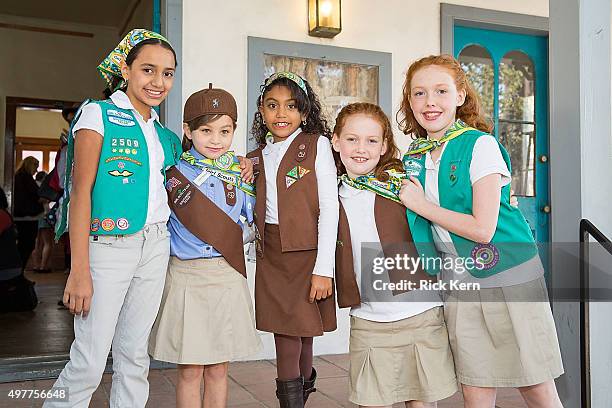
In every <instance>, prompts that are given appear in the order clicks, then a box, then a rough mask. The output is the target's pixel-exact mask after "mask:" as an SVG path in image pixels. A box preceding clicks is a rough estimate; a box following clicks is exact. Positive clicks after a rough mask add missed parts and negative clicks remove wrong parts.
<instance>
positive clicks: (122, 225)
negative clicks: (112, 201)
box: [117, 218, 130, 231]
mask: <svg viewBox="0 0 612 408" xmlns="http://www.w3.org/2000/svg"><path fill="white" fill-rule="evenodd" d="M129 226H130V223H129V222H128V220H127V219H125V218H117V228H119V229H120V230H121V231H125V230H126V229H128V228H129Z"/></svg>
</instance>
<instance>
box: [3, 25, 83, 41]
mask: <svg viewBox="0 0 612 408" xmlns="http://www.w3.org/2000/svg"><path fill="white" fill-rule="evenodd" d="M0 28H8V29H10V30H21V31H33V32H36V33H45V34H58V35H68V36H71V37H85V38H93V37H94V35H93V33H84V32H81V31H68V30H58V29H55V28H44V27H34V26H28V25H23V24H8V23H0Z"/></svg>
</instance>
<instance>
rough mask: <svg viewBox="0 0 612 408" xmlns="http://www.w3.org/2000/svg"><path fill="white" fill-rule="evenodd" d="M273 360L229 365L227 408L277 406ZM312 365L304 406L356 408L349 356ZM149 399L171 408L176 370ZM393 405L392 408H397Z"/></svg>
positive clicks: (8, 404)
mask: <svg viewBox="0 0 612 408" xmlns="http://www.w3.org/2000/svg"><path fill="white" fill-rule="evenodd" d="M274 363H275V362H274V360H262V361H251V362H244V363H232V364H230V369H229V376H230V380H229V401H228V406H229V407H236V408H255V407H259V408H265V407H271V408H272V407H278V402H277V400H276V397H275V395H274V391H275V386H274V378H275V377H276V366H275V365H274ZM314 364H315V366H316V368H317V372H318V374H319V378H318V379H317V384H316V386H317V392H316V393H314V394H311V396H310V398H309V399H308V404H307V406H308V407H309V408H332V407H333V408H338V407H351V408H352V407H356V405H354V404H351V403H350V402H349V401H348V399H347V398H348V364H349V361H348V355H346V354H341V355H332V356H321V357H316V358H315V361H314ZM53 382H54V380H39V381H29V382H20V383H6V384H0V408H22V407H23V408H26V407H27V408H33V407H40V406H42V402H41V401H31V400H10V399H8V398H7V396H6V395H7V393H8V391H9V390H10V389H16V388H20V389H39V390H42V389H48V388H50V387H51V385H52V384H53ZM110 383H111V375H110V374H104V377H103V378H102V384H101V385H100V387H99V388H98V389H97V390H96V392H95V393H94V395H93V398H92V400H91V404H90V405H89V406H90V408H107V407H108V406H109V405H108V396H109V393H110V385H111V384H110ZM149 383H150V396H149V402H148V403H147V408H174V407H176V404H175V384H176V370H175V369H166V370H151V372H150V374H149ZM496 406H497V407H498V408H518V407H525V404H524V403H523V400H522V399H521V397H520V395H519V393H518V391H516V390H514V389H501V390H500V391H499V392H498V397H497V404H496ZM399 407H400V405H399V404H396V405H395V406H394V408H399ZM455 407H457V408H460V407H463V404H462V400H461V395H460V394H459V393H457V394H455V395H454V396H453V397H451V398H448V399H446V400H443V401H440V402H439V403H438V408H455Z"/></svg>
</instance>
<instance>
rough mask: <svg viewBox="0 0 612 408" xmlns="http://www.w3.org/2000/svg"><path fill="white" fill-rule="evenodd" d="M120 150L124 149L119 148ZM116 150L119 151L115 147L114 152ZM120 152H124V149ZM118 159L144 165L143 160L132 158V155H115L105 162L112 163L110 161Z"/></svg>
mask: <svg viewBox="0 0 612 408" xmlns="http://www.w3.org/2000/svg"><path fill="white" fill-rule="evenodd" d="M119 150H123V149H119ZM126 150H127V149H126ZM116 152H117V149H113V153H116ZM120 153H123V151H122V152H120ZM116 160H123V161H127V162H130V163H134V164H135V165H137V166H142V163H141V162H139V161H138V160H136V159H132V158H131V157H127V156H113V157H109V158H108V159H106V160H104V163H110V162H112V161H116Z"/></svg>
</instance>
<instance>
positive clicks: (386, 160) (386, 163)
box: [333, 102, 403, 181]
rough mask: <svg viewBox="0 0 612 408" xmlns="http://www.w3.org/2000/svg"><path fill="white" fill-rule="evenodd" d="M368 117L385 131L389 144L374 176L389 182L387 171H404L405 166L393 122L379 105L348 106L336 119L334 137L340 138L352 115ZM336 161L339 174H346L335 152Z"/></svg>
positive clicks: (384, 137)
mask: <svg viewBox="0 0 612 408" xmlns="http://www.w3.org/2000/svg"><path fill="white" fill-rule="evenodd" d="M358 114H361V115H366V116H369V117H371V118H372V119H374V120H375V121H376V122H378V124H379V125H380V127H382V130H383V142H387V151H386V152H385V154H383V155H382V156H381V157H380V161H379V162H378V164H377V165H376V168H375V169H374V175H375V176H376V178H377V179H379V180H380V181H387V180H388V179H389V175H388V174H387V173H385V170H391V169H394V170H397V171H403V166H402V162H401V160H399V159H398V158H399V155H400V151H399V149H398V147H397V145H396V144H395V141H394V140H393V130H392V128H391V122H390V121H389V118H388V117H387V115H386V114H385V112H383V110H382V109H381V108H380V106H378V105H374V104H372V103H367V102H357V103H351V104H349V105H346V106H345V107H344V108H342V110H341V111H340V113H338V117H337V118H336V125H335V126H334V132H333V133H334V135H338V136H340V133H342V129H343V128H344V125H345V124H346V121H347V119H348V118H349V117H350V116H351V115H358ZM333 154H334V159H335V161H336V168H337V169H338V174H339V175H342V174H344V173H346V168H345V167H344V164H342V161H341V160H340V153H338V152H336V151H335V150H333Z"/></svg>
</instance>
